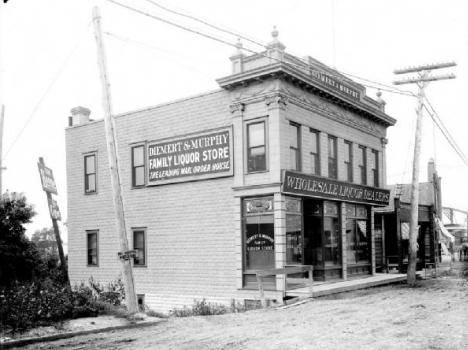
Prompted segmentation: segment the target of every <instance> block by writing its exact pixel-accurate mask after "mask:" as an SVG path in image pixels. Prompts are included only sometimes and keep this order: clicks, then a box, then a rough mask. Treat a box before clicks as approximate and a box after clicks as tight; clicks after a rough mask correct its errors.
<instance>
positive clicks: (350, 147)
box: [344, 140, 354, 182]
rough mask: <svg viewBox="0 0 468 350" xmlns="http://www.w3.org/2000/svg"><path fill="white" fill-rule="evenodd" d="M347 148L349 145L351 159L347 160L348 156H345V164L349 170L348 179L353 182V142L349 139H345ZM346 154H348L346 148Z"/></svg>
mask: <svg viewBox="0 0 468 350" xmlns="http://www.w3.org/2000/svg"><path fill="white" fill-rule="evenodd" d="M344 144H345V148H346V147H348V152H349V153H348V156H349V159H348V161H346V157H345V158H344V164H345V169H346V170H347V173H348V174H347V175H348V176H347V177H346V181H348V182H353V179H354V176H353V143H352V142H351V141H348V140H344ZM344 154H345V155H346V149H345V152H344Z"/></svg>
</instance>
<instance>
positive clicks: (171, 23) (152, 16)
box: [106, 0, 414, 97]
mask: <svg viewBox="0 0 468 350" xmlns="http://www.w3.org/2000/svg"><path fill="white" fill-rule="evenodd" d="M106 1H108V2H111V3H113V4H115V5H118V6H120V7H123V8H126V9H127V10H130V11H133V12H136V13H139V14H141V15H144V16H147V17H150V18H153V19H156V20H158V21H161V22H164V23H166V24H169V25H172V26H174V27H177V28H180V29H183V30H186V31H189V32H192V33H194V34H198V35H200V36H204V37H206V38H208V39H212V40H215V41H218V42H220V43H223V44H226V45H229V46H232V47H236V48H238V47H237V45H236V44H233V43H231V42H228V41H226V40H223V39H220V38H218V37H216V36H214V35H211V34H206V33H203V32H201V31H199V30H195V29H191V28H188V27H186V26H183V25H181V24H178V23H174V22H173V21H170V20H168V19H165V18H162V17H160V16H157V15H154V14H152V13H149V12H148V11H144V10H141V9H138V8H135V7H132V6H130V5H127V4H123V3H120V2H118V1H115V0H106ZM145 1H146V0H145ZM150 2H151V3H153V4H154V3H155V2H154V1H150ZM176 13H177V14H179V15H180V13H179V12H176ZM184 16H186V17H190V18H194V17H193V16H188V15H184ZM198 21H199V22H201V23H205V21H201V20H198ZM216 28H217V29H218V30H221V31H224V32H227V33H229V34H231V35H236V36H238V37H242V38H244V39H246V38H245V37H243V36H240V35H238V34H236V33H232V32H230V31H226V30H224V29H222V28H219V27H216ZM246 40H249V41H251V40H250V39H246ZM261 45H262V44H261ZM262 46H264V45H262ZM264 47H265V46H264ZM242 50H244V51H247V52H250V53H252V54H255V55H261V56H264V57H266V58H269V59H271V60H274V61H277V62H281V63H284V64H286V65H289V66H292V67H295V68H299V69H304V68H308V69H310V70H312V71H316V72H319V73H320V74H322V75H324V76H328V77H332V78H336V79H340V80H342V79H349V78H347V77H344V76H342V75H341V76H339V75H335V74H331V73H328V72H324V71H323V70H319V69H317V68H316V67H312V66H310V65H309V64H307V63H306V62H304V65H297V64H294V63H292V62H285V61H284V60H281V59H278V58H275V57H270V56H268V55H267V54H265V53H262V52H258V51H255V50H251V49H248V48H246V47H242ZM337 73H340V72H338V71H337ZM344 74H345V73H344ZM355 77H356V76H355ZM359 79H361V80H363V81H368V82H370V80H367V79H364V78H359ZM350 81H351V82H352V80H350ZM372 83H374V84H378V85H380V86H386V87H388V89H384V88H377V87H375V86H372V85H366V84H361V85H363V86H366V87H370V88H374V89H380V90H382V91H387V92H390V93H395V94H400V95H405V96H411V97H414V94H412V93H409V92H406V91H402V90H399V89H397V90H398V91H395V90H391V89H396V88H394V87H391V86H388V85H384V84H380V83H375V82H372Z"/></svg>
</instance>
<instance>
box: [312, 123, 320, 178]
mask: <svg viewBox="0 0 468 350" xmlns="http://www.w3.org/2000/svg"><path fill="white" fill-rule="evenodd" d="M310 137H311V144H310V173H311V174H313V175H320V146H319V145H320V143H319V140H320V138H319V132H318V131H317V130H314V129H310Z"/></svg>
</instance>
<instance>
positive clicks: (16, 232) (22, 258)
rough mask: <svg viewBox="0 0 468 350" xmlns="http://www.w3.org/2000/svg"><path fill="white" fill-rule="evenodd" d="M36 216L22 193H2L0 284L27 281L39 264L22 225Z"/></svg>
mask: <svg viewBox="0 0 468 350" xmlns="http://www.w3.org/2000/svg"><path fill="white" fill-rule="evenodd" d="M35 215H36V212H35V211H34V206H33V205H32V204H29V203H28V202H27V199H26V196H24V195H23V194H22V193H16V192H12V193H10V192H8V191H7V192H6V193H5V194H4V195H3V197H2V199H1V200H0V285H3V286H8V285H10V284H11V282H12V281H14V280H20V281H21V280H23V281H25V280H30V279H32V278H33V277H34V276H35V274H36V273H37V272H38V270H37V269H38V268H39V267H40V266H41V265H42V263H41V256H40V254H39V251H38V250H37V248H36V246H35V245H34V243H32V242H31V241H29V240H28V238H27V237H26V234H25V232H26V229H25V227H24V225H25V224H28V223H30V222H31V219H32V218H33V217H34V216H35Z"/></svg>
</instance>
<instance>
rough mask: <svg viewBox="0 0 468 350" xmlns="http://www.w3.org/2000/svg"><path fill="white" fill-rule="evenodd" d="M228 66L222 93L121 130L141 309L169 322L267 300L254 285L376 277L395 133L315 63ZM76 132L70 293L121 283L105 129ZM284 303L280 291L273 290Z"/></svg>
mask: <svg viewBox="0 0 468 350" xmlns="http://www.w3.org/2000/svg"><path fill="white" fill-rule="evenodd" d="M272 35H273V38H272V40H271V42H270V43H269V44H268V46H267V50H266V51H265V52H263V53H260V54H254V55H250V56H247V55H245V54H244V53H243V52H242V45H241V44H240V43H239V44H238V45H237V48H238V49H237V51H236V52H235V53H234V54H233V55H232V56H231V58H230V59H231V65H232V74H230V75H229V76H227V77H224V78H221V79H218V80H217V82H218V83H219V86H220V88H219V89H218V90H216V91H212V92H207V93H203V94H201V95H198V96H193V97H188V98H183V99H180V100H178V101H173V102H169V103H165V104H161V105H157V106H153V107H148V108H145V109H141V110H138V111H133V112H129V113H125V114H121V115H116V116H115V128H116V134H117V142H118V151H119V154H118V155H119V161H120V168H121V175H122V186H123V195H124V204H125V215H126V223H127V230H128V239H129V242H130V244H131V246H132V247H133V248H134V249H135V250H136V256H135V258H134V276H135V284H136V289H137V293H138V295H139V298H140V299H141V300H142V301H144V303H145V304H146V305H148V306H149V307H151V308H152V309H155V310H159V311H168V310H170V309H172V308H174V307H181V306H183V305H191V304H192V303H193V300H194V299H202V298H206V299H207V300H208V301H213V302H221V303H228V302H229V301H230V300H232V299H235V300H237V301H245V300H253V299H258V291H257V290H256V288H257V285H256V279H255V272H256V271H258V270H262V269H269V268H281V267H284V266H291V265H313V266H314V278H315V279H316V280H322V281H330V280H346V279H349V278H355V277H359V276H368V275H372V274H375V273H376V268H377V262H376V244H375V230H374V225H375V222H374V221H375V220H374V217H375V215H374V211H375V208H377V207H379V206H386V205H388V204H389V200H390V192H389V191H388V190H387V189H386V188H385V171H386V170H385V147H386V144H387V139H386V131H387V128H388V127H389V126H392V125H394V124H395V122H396V121H395V119H393V118H391V117H390V116H388V115H387V114H386V113H385V102H384V101H383V100H382V99H381V97H380V94H379V96H378V97H377V99H376V100H374V99H372V98H370V97H368V96H367V95H366V90H365V88H364V87H363V86H362V85H360V84H358V83H356V82H354V81H352V80H350V79H349V78H347V77H345V76H343V75H341V74H340V73H338V72H337V71H335V70H333V69H331V68H329V67H327V66H326V65H324V64H322V63H320V62H318V61H317V60H315V59H313V58H311V57H306V58H298V57H295V56H292V55H290V54H288V53H287V52H286V51H285V46H284V45H283V44H282V43H281V42H280V41H279V40H278V32H277V31H276V30H275V31H273V33H272ZM89 113H90V112H89V110H87V109H85V108H82V107H78V108H75V109H73V110H72V117H71V118H70V127H69V128H67V130H66V148H67V149H66V151H67V176H68V212H69V215H68V228H69V274H70V279H71V281H72V283H74V282H79V281H81V280H87V279H88V278H89V277H90V276H93V278H94V279H95V280H99V281H102V282H104V283H105V282H110V281H112V280H115V278H116V277H117V276H118V275H119V273H120V263H119V260H118V259H119V258H118V255H117V254H118V251H119V245H118V240H117V234H116V225H115V217H114V208H113V201H112V190H111V185H110V181H109V178H110V175H109V163H108V155H107V150H106V139H105V132H104V122H103V120H95V121H91V120H90V119H89ZM265 282H266V294H267V296H268V297H269V298H271V299H281V298H282V296H283V293H282V291H283V289H284V283H283V279H282V278H280V277H271V278H269V279H268V278H265Z"/></svg>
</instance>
